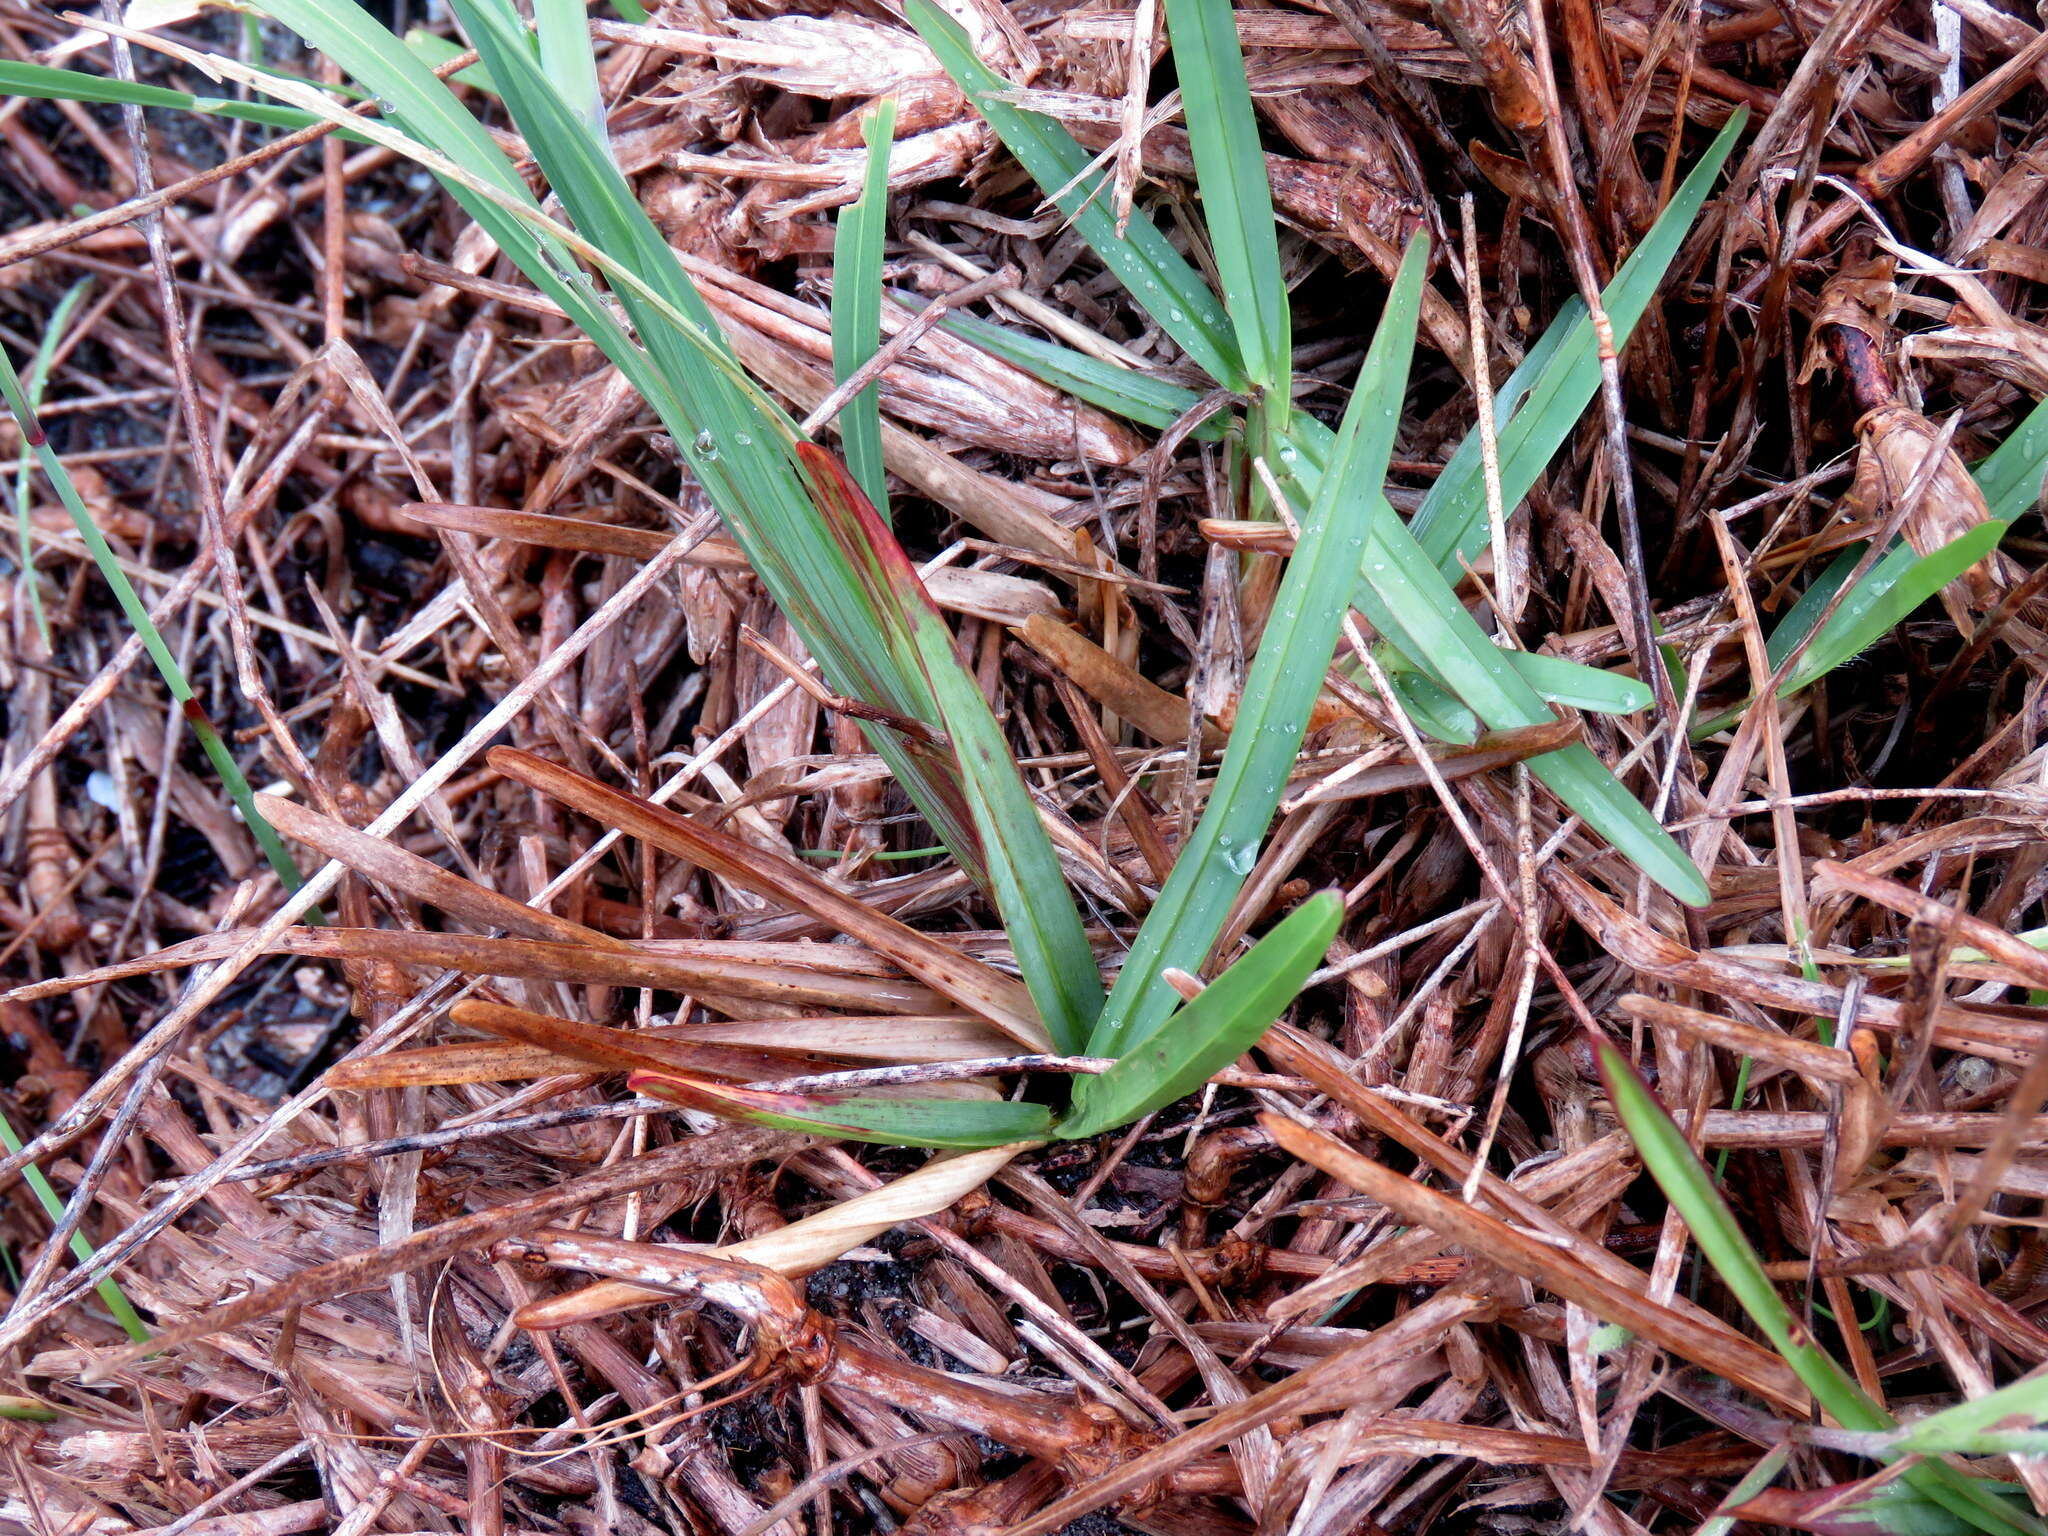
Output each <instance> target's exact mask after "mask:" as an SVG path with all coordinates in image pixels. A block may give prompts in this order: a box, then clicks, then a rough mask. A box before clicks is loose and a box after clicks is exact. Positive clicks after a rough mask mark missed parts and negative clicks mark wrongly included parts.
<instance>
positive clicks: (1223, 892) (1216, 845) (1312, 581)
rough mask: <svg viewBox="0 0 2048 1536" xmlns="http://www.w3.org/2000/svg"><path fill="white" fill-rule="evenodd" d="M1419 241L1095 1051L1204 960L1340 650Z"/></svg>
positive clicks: (1146, 1022)
mask: <svg viewBox="0 0 2048 1536" xmlns="http://www.w3.org/2000/svg"><path fill="white" fill-rule="evenodd" d="M1425 251H1426V247H1425V245H1424V242H1423V240H1422V237H1421V236H1419V235H1418V236H1417V237H1416V238H1415V239H1413V240H1411V241H1410V242H1409V245H1408V251H1407V254H1406V255H1405V256H1404V257H1403V258H1402V262H1401V270H1400V273H1399V274H1398V276H1397V277H1396V278H1395V281H1394V287H1393V291H1392V292H1391V293H1390V294H1389V295H1388V298H1387V307H1386V309H1385V311H1384V312H1383V313H1382V314H1381V316H1380V323H1379V328H1378V330H1377V331H1376V332H1375V333H1374V335H1373V339H1372V346H1371V348H1370V349H1369V350H1368V351H1367V353H1366V356H1365V363H1364V365H1363V366H1362V367H1361V368H1360V369H1359V373H1358V382H1357V385H1356V387H1355V388H1354V389H1353V391H1352V395H1351V403H1350V405H1349V406H1348V407H1347V408H1346V410H1345V413H1344V424H1343V427H1342V429H1341V430H1340V431H1339V433H1338V435H1337V441H1336V444H1335V446H1334V447H1333V448H1332V450H1331V452H1330V455H1329V468H1328V469H1327V470H1326V471H1325V472H1324V474H1323V476H1322V479H1321V482H1320V485H1319V488H1318V491H1317V495H1316V498H1315V500H1314V502H1313V503H1312V504H1311V506H1310V508H1309V511H1308V513H1307V515H1306V516H1305V517H1304V519H1303V521H1302V529H1301V535H1300V539H1299V541H1298V543H1297V544H1296V546H1295V551H1294V554H1293V555H1292V557H1290V558H1289V560H1288V562H1287V569H1286V572H1285V574H1284V575H1283V576H1282V577H1281V581H1280V590H1279V593H1278V595H1277V596H1276V597H1275V599H1274V602H1273V609H1272V613H1271V616H1270V617H1269V618H1268V619H1267V621H1266V627H1265V630H1264V633H1263V635H1262V637H1261V639H1260V642H1259V649H1258V654H1257V655H1256V656H1255V657H1254V658H1253V661H1252V666H1251V673H1250V675H1249V676H1248V677H1247V678H1246V680H1245V686H1244V691H1243V694H1242V698H1241V701H1240V703H1239V706H1238V714H1237V718H1236V720H1235V721H1234V723H1233V724H1232V727H1231V732H1230V745H1229V747H1228V748H1227V749H1226V751H1225V752H1224V755H1223V765H1222V767H1221V768H1219V769H1218V770H1217V774H1216V782H1215V784H1214V786H1213V787H1212V788H1211V790H1210V792H1209V803H1208V805H1207V807H1206V808H1205V809H1204V810H1203V812H1202V818H1201V820H1200V821H1198V822H1197V823H1196V824H1195V829H1194V831H1193V832H1192V833H1191V834H1190V835H1189V837H1188V840H1187V842H1186V843H1185V844H1183V845H1182V847H1181V849H1180V851H1179V855H1178V857H1177V858H1176V859H1175V860H1174V865H1173V870H1172V873H1171V874H1169V875H1168V877H1167V880H1166V883H1165V885H1164V886H1163V887H1161V889H1160V892H1159V899H1158V900H1157V901H1155V902H1154V903H1153V905H1152V910H1151V912H1150V913H1149V914H1148V915H1147V916H1146V918H1145V922H1144V924H1143V925H1142V926H1141V927H1140V928H1139V929H1138V933H1137V936H1136V938H1134V939H1133V940H1132V942H1131V950H1130V953H1129V954H1128V955H1127V956H1125V959H1124V968H1123V972H1122V974H1121V975H1119V976H1118V978H1117V982H1116V986H1115V988H1114V989H1113V990H1112V991H1111V993H1110V997H1109V1002H1108V1005H1107V1006H1106V1007H1105V1008H1104V1009H1103V1012H1102V1017H1101V1020H1100V1021H1099V1022H1098V1023H1097V1024H1096V1026H1095V1032H1094V1034H1093V1035H1092V1036H1090V1038H1089V1050H1090V1051H1091V1052H1092V1053H1094V1054H1096V1055H1099V1056H1121V1055H1123V1054H1124V1053H1125V1052H1127V1051H1130V1050H1134V1049H1136V1048H1137V1047H1139V1046H1141V1045H1143V1044H1144V1043H1145V1042H1146V1041H1148V1040H1150V1039H1151V1038H1152V1037H1153V1035H1154V1034H1155V1033H1156V1032H1157V1031H1158V1029H1159V1027H1160V1026H1161V1025H1162V1024H1163V1023H1164V1022H1165V1020H1166V1017H1167V1015H1168V1014H1169V1013H1170V1012H1171V1011H1172V1010H1173V1007H1174V1005H1175V1003H1176V1001H1177V996H1178V995H1177V994H1176V993H1175V992H1174V990H1173V989H1172V987H1170V986H1169V985H1168V984H1167V982H1166V980H1165V978H1164V977H1163V976H1162V975H1161V972H1162V971H1163V970H1164V969H1165V968H1166V967H1168V966H1177V967H1179V968H1180V969H1182V970H1187V971H1199V970H1200V969H1201V968H1202V966H1203V965H1204V964H1205V963H1206V962H1207V960H1208V958H1209V951H1210V949H1211V947H1212V946H1214V944H1215V942H1216V936H1217V934H1218V933H1219V932H1220V931H1221V930H1222V926H1223V920H1224V917H1225V915H1226V914H1227V913H1228V912H1229V910H1230V906H1231V904H1232V902H1233V901H1235V900H1236V896H1237V891H1238V888H1239V886H1240V885H1241V884H1242V883H1243V880H1244V877H1245V876H1246V875H1248V874H1250V873H1251V870H1252V865H1253V864H1254V862H1256V860H1257V858H1258V853H1259V844H1260V842H1261V840H1262V839H1263V838H1264V837H1265V835H1266V828H1267V825H1268V824H1269V823H1270V822H1271V821H1272V819H1273V811H1274V808H1275V807H1276V806H1277V805H1278V804H1279V802H1280V793H1281V790H1282V788H1283V786H1284V785H1285V784H1286V782H1287V770H1288V768H1289V766H1290V765H1291V764H1292V763H1293V762H1294V758H1295V754H1296V753H1297V752H1299V751H1300V749H1301V740H1302V736H1303V734H1304V733H1305V732H1306V730H1307V726H1308V717H1309V711H1310V710H1311V709H1312V708H1313V707H1314V704H1315V700H1316V695H1317V693H1318V692H1319V691H1320V690H1321V688H1322V682H1323V674H1324V673H1325V672H1326V671H1327V670H1328V669H1329V665H1330V658H1331V657H1332V655H1334V654H1335V652H1336V648H1337V632H1338V628H1339V626H1340V625H1341V623H1342V622H1343V618H1344V613H1345V609H1346V604H1347V600H1348V598H1349V596H1350V590H1351V586H1352V582H1353V580H1354V577H1353V574H1352V573H1353V572H1355V571H1356V570H1357V569H1358V565H1359V560H1360V555H1361V551H1362V550H1363V548H1364V546H1365V538H1366V524H1367V518H1368V509H1369V508H1370V506H1371V504H1372V498H1373V497H1376V496H1378V495H1379V493H1380V486H1381V484H1382V482H1383V481H1384V480H1385V479H1386V473H1387V461H1388V459H1389V457H1390V456H1391V455H1392V453H1393V449H1394V431H1395V428H1396V427H1397V425H1398V424H1399V422H1400V417H1401V406H1402V402H1403V399H1404V397H1405V396H1406V393H1407V382H1408V365H1409V360H1410V358H1411V356H1412V354H1413V352H1414V349H1415V326H1416V319H1417V316H1418V315H1419V314H1420V312H1421V301H1422V279H1423V266H1424V255H1425Z"/></svg>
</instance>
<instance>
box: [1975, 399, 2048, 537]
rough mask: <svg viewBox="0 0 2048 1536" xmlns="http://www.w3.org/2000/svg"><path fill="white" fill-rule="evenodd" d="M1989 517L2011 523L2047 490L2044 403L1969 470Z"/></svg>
mask: <svg viewBox="0 0 2048 1536" xmlns="http://www.w3.org/2000/svg"><path fill="white" fill-rule="evenodd" d="M1971 473H1972V474H1973V475H1975V476H1976V479H1977V488H1978V489H1979V490H1981V491H1983V493H1984V500H1985V503H1986V504H1987V505H1988V506H1989V507H1990V508H1991V515H1992V516H1993V517H1995V518H1998V519H2000V520H2001V521H2003V522H2008V523H2009V522H2011V521H2012V520H2013V519H2014V518H2016V517H2019V516H2020V515H2021V514H2023V513H2026V512H2031V511H2033V510H2034V506H2035V504H2036V503H2038V502H2039V501H2040V499H2041V496H2042V494H2043V492H2044V490H2048V400H2043V401H2040V402H2039V403H2037V404H2036V405H2035V406H2034V408H2033V409H2032V410H2031V411H2029V412H2027V414H2026V416H2025V417H2024V418H2023V419H2022V420H2021V421H2020V424H2019V425H2018V426H2016V427H2014V428H2013V429H2012V431H2011V432H2010V433H2009V434H2007V436H2006V439H2005V441H2004V442H2002V443H2000V444H1999V445H1998V447H1997V449H1996V450H1995V451H1994V452H1993V453H1992V455H1991V456H1990V457H1989V458H1988V459H1986V460H1985V461H1984V462H1983V463H1982V464H1979V465H1978V466H1977V467H1976V468H1975V469H1974V470H1972V471H1971Z"/></svg>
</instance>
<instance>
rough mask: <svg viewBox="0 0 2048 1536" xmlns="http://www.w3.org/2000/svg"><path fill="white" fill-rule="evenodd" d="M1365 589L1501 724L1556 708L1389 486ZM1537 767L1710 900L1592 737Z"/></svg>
mask: <svg viewBox="0 0 2048 1536" xmlns="http://www.w3.org/2000/svg"><path fill="white" fill-rule="evenodd" d="M1375 500H1376V502H1377V507H1376V509H1375V516H1374V518H1373V522H1372V531H1371V537H1370V538H1369V539H1368V541H1367V547H1366V553H1365V565H1364V573H1365V580H1364V583H1363V585H1362V586H1361V587H1360V588H1359V589H1358V591H1357V593H1356V596H1357V600H1358V606H1359V608H1360V610H1361V611H1362V612H1363V613H1364V614H1365V616H1366V617H1367V618H1368V619H1370V620H1371V621H1372V625H1373V628H1375V629H1377V630H1378V631H1379V632H1380V633H1381V634H1382V635H1385V636H1386V637H1387V638H1388V639H1389V640H1391V641H1392V642H1393V643H1394V644H1395V645H1396V646H1397V647H1398V648H1399V649H1400V650H1401V651H1403V652H1404V653H1405V654H1406V655H1408V656H1409V657H1411V658H1413V659H1416V661H1417V663H1418V665H1421V664H1422V663H1421V658H1424V657H1426V658H1428V661H1427V666H1428V670H1429V671H1430V672H1431V673H1432V674H1434V675H1435V676H1436V677H1437V678H1438V679H1439V680H1440V681H1441V682H1442V683H1443V684H1444V686H1445V687H1447V688H1448V689H1449V690H1450V692H1451V693H1452V694H1453V695H1455V696H1456V697H1457V698H1458V700H1459V701H1460V702H1462V703H1463V704H1465V705H1466V706H1467V707H1469V708H1470V709H1471V710H1472V711H1473V712H1474V713H1476V714H1477V715H1478V716H1479V718H1480V719H1481V720H1483V721H1485V722H1486V724H1487V725H1488V726H1489V727H1491V728H1492V729H1494V730H1511V729H1513V728H1515V727H1516V726H1524V725H1543V724H1546V723H1548V722H1549V721H1550V719H1551V718H1552V717H1551V714H1550V711H1549V709H1548V708H1546V707H1545V705H1544V703H1543V700H1542V698H1541V697H1540V696H1539V695H1538V694H1537V692H1536V690H1535V689H1533V688H1531V687H1530V686H1529V684H1528V683H1527V682H1526V681H1524V680H1523V677H1522V675H1521V673H1520V672H1518V671H1517V670H1516V669H1515V668H1514V666H1513V665H1512V664H1510V663H1509V661H1508V659H1507V658H1506V656H1504V655H1503V654H1502V653H1501V651H1500V648H1499V647H1498V646H1496V645H1494V643H1493V642H1492V641H1491V640H1489V639H1488V638H1487V637H1486V632H1485V631H1484V630H1482V629H1481V628H1480V627H1479V621H1478V620H1477V619H1475V618H1473V617H1472V615H1471V614H1470V613H1468V612H1466V610H1465V606H1464V604H1462V603H1460V602H1459V601H1458V597H1457V594H1456V593H1455V592H1454V591H1452V590H1451V585H1450V583H1449V582H1448V581H1446V580H1445V579H1444V577H1443V576H1442V575H1441V574H1440V573H1439V572H1438V571H1437V569H1436V567H1435V565H1434V564H1432V563H1431V561H1430V559H1429V557H1428V556H1427V555H1426V554H1424V553H1423V551H1422V548H1421V546H1420V545H1419V544H1417V542H1416V540H1415V536H1414V534H1413V533H1412V532H1410V531H1409V528H1408V525H1407V524H1406V523H1404V522H1402V521H1401V515H1400V514H1399V513H1398V512H1396V511H1395V510H1394V509H1393V508H1392V507H1391V506H1389V505H1388V503H1387V499H1386V497H1385V496H1384V495H1379V496H1376V497H1375ZM1529 771H1530V772H1531V773H1533V774H1535V775H1536V776H1537V778H1539V779H1541V780H1542V781H1543V782H1544V783H1545V784H1546V785H1548V786H1549V788H1550V790H1551V792H1552V793H1553V794H1555V795H1556V796H1557V797H1558V799H1560V800H1562V801H1563V802H1564V803H1565V804H1566V805H1568V806H1569V807H1571V809H1572V810H1574V811H1576V812H1577V813H1578V814H1579V816H1580V817H1581V818H1582V819H1583V820H1584V821H1585V823H1586V825H1587V826H1588V827H1590V828H1592V829H1593V830H1594V831H1595V832H1597V833H1599V834H1600V835H1601V836H1602V837H1604V838H1606V839H1607V841H1608V842H1610V843H1612V844H1613V845H1614V847H1615V848H1616V850H1618V851H1619V852H1620V853H1622V854H1624V855H1626V856H1627V857H1628V858H1629V859H1630V860H1631V861H1633V862H1634V864H1635V865H1636V867H1637V868H1638V869H1640V870H1642V871H1643V873H1644V874H1646V875H1648V876H1649V877H1650V878H1651V879H1652V880H1655V881H1656V882H1657V883H1658V884H1659V885H1661V886H1663V887H1664V889H1665V890H1667V891H1669V892H1670V893H1671V894H1672V895H1674V896H1676V897H1677V898H1678V899H1679V900H1680V901H1683V902H1685V903H1687V904H1688V905H1690V906H1695V907H1700V906H1705V905H1706V904H1707V902H1708V901H1709V900H1710V899H1711V892H1710V891H1709V890H1708V888H1707V882H1706V878H1705V877H1704V876H1703V875H1701V874H1700V872H1699V869H1698V868H1697V866H1695V865H1694V864H1693V862H1692V860H1691V859H1689V858H1687V857H1686V856H1685V851H1684V850H1683V849H1681V848H1680V847H1679V846H1678V844H1677V843H1675V842H1673V841H1672V839H1671V834H1670V833H1668V832H1666V831H1665V830H1664V829H1663V827H1661V826H1659V825H1658V823H1657V819H1656V818H1655V817H1654V816H1652V815H1651V814H1650V813H1649V812H1648V811H1647V810H1645V809H1644V808H1643V805H1642V802H1641V801H1639V800H1637V799H1636V797H1635V796H1634V795H1632V794H1630V793H1629V792H1628V789H1627V787H1626V786H1625V785H1623V784H1622V782H1621V781H1620V780H1619V779H1617V778H1615V776H1614V775H1613V774H1611V773H1609V772H1608V771H1607V768H1606V765H1605V764H1603V763H1602V762H1601V761H1600V759H1599V758H1597V757H1595V756H1594V755H1593V753H1592V752H1591V751H1590V750H1589V749H1588V748H1586V747H1583V746H1571V747H1564V748H1561V749H1559V750H1558V751H1555V752H1545V753H1543V754H1541V755H1540V756H1537V757H1532V758H1530V759H1529Z"/></svg>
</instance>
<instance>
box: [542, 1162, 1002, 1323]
mask: <svg viewBox="0 0 2048 1536" xmlns="http://www.w3.org/2000/svg"><path fill="white" fill-rule="evenodd" d="M1035 1145H1037V1143H1035V1142H1020V1143H1018V1144H1017V1145H1015V1146H1009V1147H989V1148H985V1149H981V1150H977V1151H973V1152H962V1153H948V1154H941V1155H940V1156H938V1157H935V1158H933V1159H932V1160H931V1161H930V1162H928V1163H926V1164H925V1165H924V1166H923V1167H922V1168H920V1169H918V1170H917V1171H916V1172H915V1173H908V1174H905V1175H904V1176H903V1177H902V1178H900V1179H896V1180H893V1181H891V1182H890V1183H887V1184H884V1185H883V1186H882V1187H881V1188H880V1189H873V1190H869V1191H868V1192H867V1193H866V1194H864V1195H855V1196H854V1197H853V1198H852V1199H851V1200H842V1201H841V1202H840V1203H839V1204H837V1205H835V1206H832V1207H830V1208H829V1209H827V1210H823V1211H819V1212H818V1213H817V1214H816V1215H813V1216H806V1217H804V1218H803V1219H802V1220H801V1221H793V1222H791V1223H790V1224H789V1225H788V1226H786V1227H778V1228H777V1229H776V1230H775V1231H773V1232H768V1233H764V1234H763V1235H762V1236H760V1237H753V1238H748V1239H746V1240H745V1241H744V1242H738V1243H728V1244H727V1245H726V1246H724V1247H722V1248H713V1249H711V1250H710V1251H709V1252H708V1253H707V1254H706V1257H707V1258H716V1259H724V1260H726V1261H728V1262H730V1263H734V1264H758V1265H760V1266H761V1267H762V1268H764V1269H772V1270H775V1271H777V1272H778V1273H780V1274H784V1275H788V1276H790V1277H792V1278H795V1277H797V1276H801V1275H807V1274H810V1273H811V1272H812V1271H813V1270H817V1269H823V1268H824V1267H825V1266H826V1265H827V1264H832V1263H836V1262H837V1261H838V1260H839V1258H840V1257H841V1256H842V1255H844V1254H845V1253H846V1252H847V1251H848V1250H850V1249H854V1248H858V1247H860V1246H861V1245H862V1244H864V1243H869V1242H872V1241H873V1240H874V1239H875V1238H878V1237H880V1236H881V1235H882V1234H883V1233H884V1232H887V1231H888V1230H889V1229H890V1228H892V1227H897V1226H901V1225H902V1224H903V1223H905V1222H908V1221H922V1220H924V1219H925V1218H926V1217H929V1216H936V1215H938V1214H939V1212H941V1211H943V1210H945V1209H946V1207H948V1206H950V1205H951V1204H953V1202H954V1201H956V1200H958V1199H960V1198H961V1197H962V1196H963V1195H967V1194H971V1193H972V1192H973V1191H975V1190H977V1189H979V1188H981V1186H982V1185H983V1184H985V1183H987V1182H988V1181H989V1179H991V1178H993V1177H994V1176H995V1175H996V1174H997V1173H999V1172H1000V1171H1001V1170H1002V1167H1003V1165H1004V1164H1005V1163H1007V1162H1009V1161H1010V1159H1011V1158H1013V1157H1015V1156H1017V1155H1018V1154H1019V1153H1020V1152H1028V1151H1030V1150H1031V1149H1032V1147H1034V1146H1035ZM670 1299H671V1298H670V1296H669V1294H668V1293H667V1292H664V1291H655V1290H649V1289H647V1288H645V1287H643V1286H637V1285H629V1284H625V1283H623V1282H618V1281H607V1282H604V1283H602V1284H598V1285H592V1286H586V1287H584V1288H583V1289H582V1290H580V1291H572V1292H570V1293H569V1294H567V1295H565V1296H550V1297H548V1298H547V1299H545V1300H543V1301H536V1302H531V1303H529V1304H528V1305H527V1306H525V1307H522V1308H521V1309H520V1310H519V1312H518V1314H517V1315H516V1321H517V1322H518V1324H519V1326H520V1327H522V1328H537V1329H545V1328H566V1327H568V1326H570V1325H571V1324H573V1323H580V1322H586V1321H588V1320H589V1319H590V1318H592V1317H601V1316H603V1315H604V1314H606V1313H608V1312H617V1311H623V1310H624V1309H625V1308H627V1307H635V1306H645V1305H647V1304H648V1303H650V1302H658V1301H666V1300H670Z"/></svg>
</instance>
